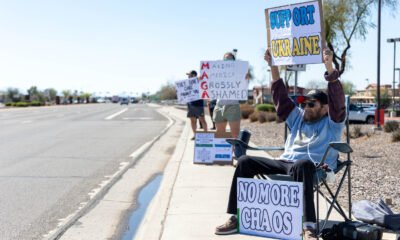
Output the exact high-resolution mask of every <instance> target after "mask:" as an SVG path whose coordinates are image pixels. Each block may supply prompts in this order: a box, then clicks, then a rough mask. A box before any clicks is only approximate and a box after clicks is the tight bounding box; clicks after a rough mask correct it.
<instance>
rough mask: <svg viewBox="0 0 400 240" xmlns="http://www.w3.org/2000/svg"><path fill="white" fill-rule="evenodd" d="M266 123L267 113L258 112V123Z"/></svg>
mask: <svg viewBox="0 0 400 240" xmlns="http://www.w3.org/2000/svg"><path fill="white" fill-rule="evenodd" d="M266 121H267V113H266V112H259V113H258V122H260V123H265V122H266Z"/></svg>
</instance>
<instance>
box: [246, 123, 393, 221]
mask: <svg viewBox="0 0 400 240" xmlns="http://www.w3.org/2000/svg"><path fill="white" fill-rule="evenodd" d="M284 126H285V125H284V123H276V122H266V123H262V124H261V123H259V122H254V123H251V122H250V121H249V120H242V122H241V128H243V129H247V130H249V131H250V132H251V133H252V136H251V141H252V142H253V143H254V144H256V145H258V146H282V145H283V143H284ZM356 126H360V127H361V132H362V133H364V134H365V135H364V136H362V137H359V138H356V139H351V140H350V145H351V146H352V148H353V150H354V153H352V155H351V158H352V160H353V165H352V169H351V181H352V200H353V202H354V201H359V200H371V201H374V202H375V201H377V200H378V199H380V198H382V199H383V200H387V201H391V202H392V204H391V205H389V206H390V207H391V209H392V210H393V211H394V212H395V213H400V184H399V183H400V174H399V172H400V158H399V156H400V142H392V141H391V136H392V134H391V133H385V132H383V131H374V130H373V127H374V126H372V125H354V124H351V125H350V132H351V131H352V129H353V128H354V127H356ZM343 141H345V135H344V134H343ZM248 154H251V152H248ZM269 154H271V155H272V156H274V157H279V155H280V154H281V152H269ZM340 175H341V173H340ZM340 175H339V176H340ZM339 176H337V177H336V184H337V183H338V179H340V177H339ZM334 184H335V183H334ZM344 184H347V180H346V181H345V183H344ZM339 202H340V203H341V205H342V206H347V188H346V187H343V188H342V191H341V193H340V196H339Z"/></svg>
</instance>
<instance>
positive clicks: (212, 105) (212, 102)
mask: <svg viewBox="0 0 400 240" xmlns="http://www.w3.org/2000/svg"><path fill="white" fill-rule="evenodd" d="M216 104H217V100H210V101H208V102H207V105H208V110H209V111H210V117H211V121H212V123H213V127H212V128H211V129H212V130H215V122H214V118H213V116H214V109H215V105H216Z"/></svg>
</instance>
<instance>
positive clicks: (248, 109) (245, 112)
mask: <svg viewBox="0 0 400 240" xmlns="http://www.w3.org/2000/svg"><path fill="white" fill-rule="evenodd" d="M240 112H241V114H242V118H243V119H248V118H249V116H250V114H252V113H253V112H254V107H253V106H250V105H249V104H241V105H240Z"/></svg>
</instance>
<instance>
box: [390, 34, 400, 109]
mask: <svg viewBox="0 0 400 240" xmlns="http://www.w3.org/2000/svg"><path fill="white" fill-rule="evenodd" d="M387 42H388V43H394V44H393V45H394V51H393V94H392V100H393V107H392V110H393V111H394V104H395V100H394V97H395V96H394V95H395V89H396V42H400V38H389V39H387Z"/></svg>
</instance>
